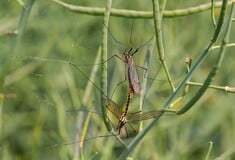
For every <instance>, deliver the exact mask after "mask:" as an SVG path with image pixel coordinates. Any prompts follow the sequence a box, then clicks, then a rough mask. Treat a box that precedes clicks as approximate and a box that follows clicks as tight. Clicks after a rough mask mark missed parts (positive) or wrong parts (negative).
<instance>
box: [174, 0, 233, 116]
mask: <svg viewBox="0 0 235 160" xmlns="http://www.w3.org/2000/svg"><path fill="white" fill-rule="evenodd" d="M224 1H227V0H224ZM233 7H234V5H232V7H231V12H230V15H229V19H228V23H227V24H226V25H225V27H224V28H225V34H224V37H223V40H222V44H221V48H220V52H219V54H218V57H217V61H216V64H215V65H214V66H213V68H212V69H211V71H210V73H209V75H208V76H207V78H206V80H205V81H204V83H203V85H202V86H201V88H200V89H199V90H198V91H197V92H196V94H195V95H194V96H193V98H192V99H191V100H189V102H188V103H187V104H185V106H183V107H182V109H180V110H179V111H178V112H177V114H183V113H185V112H186V111H187V110H189V109H190V108H191V107H192V106H193V105H194V104H195V103H196V102H197V101H198V100H199V99H200V98H201V96H202V95H203V94H204V93H205V91H206V89H207V88H208V86H209V85H210V83H211V82H212V80H213V78H214V77H215V75H216V74H217V72H218V70H219V69H220V67H221V65H222V62H223V59H224V56H225V52H226V48H227V43H228V42H229V34H230V30H231V24H232V16H233V12H234V9H233ZM226 8H227V5H226V6H225V5H224V8H223V9H222V12H221V16H222V17H223V19H224V17H225V14H226V10H227V9H226ZM223 21H224V20H223ZM222 24H223V23H218V26H221V27H222ZM216 31H217V32H215V36H214V37H213V39H212V41H213V40H214V41H216V39H217V37H218V35H219V33H220V29H218V28H216Z"/></svg>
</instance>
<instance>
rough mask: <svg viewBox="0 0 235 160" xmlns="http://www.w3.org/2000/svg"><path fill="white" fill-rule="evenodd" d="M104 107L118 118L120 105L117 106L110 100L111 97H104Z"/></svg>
mask: <svg viewBox="0 0 235 160" xmlns="http://www.w3.org/2000/svg"><path fill="white" fill-rule="evenodd" d="M105 107H107V108H108V110H109V111H110V112H111V113H112V114H113V115H114V116H115V117H117V118H118V119H119V116H120V114H121V109H122V108H121V107H119V106H117V104H116V103H115V102H114V101H112V100H111V99H109V98H107V99H105Z"/></svg>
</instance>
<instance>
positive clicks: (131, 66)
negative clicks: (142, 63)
mask: <svg viewBox="0 0 235 160" xmlns="http://www.w3.org/2000/svg"><path fill="white" fill-rule="evenodd" d="M128 79H129V84H130V85H131V87H132V89H133V91H134V93H140V81H139V78H138V74H137V71H136V66H135V63H134V61H133V59H132V57H131V58H128Z"/></svg>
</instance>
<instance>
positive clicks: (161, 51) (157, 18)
mask: <svg viewBox="0 0 235 160" xmlns="http://www.w3.org/2000/svg"><path fill="white" fill-rule="evenodd" d="M153 13H154V27H155V36H156V43H157V49H158V55H159V60H160V62H161V63H162V65H163V68H164V71H165V74H166V76H167V79H168V82H169V84H170V86H171V90H172V92H174V90H175V86H174V84H173V82H172V78H171V76H170V73H169V70H168V67H167V64H166V61H165V50H164V46H163V35H162V28H161V21H162V16H161V15H162V13H161V12H160V8H159V3H158V1H154V0H153Z"/></svg>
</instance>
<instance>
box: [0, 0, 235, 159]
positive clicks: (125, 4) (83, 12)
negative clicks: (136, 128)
mask: <svg viewBox="0 0 235 160" xmlns="http://www.w3.org/2000/svg"><path fill="white" fill-rule="evenodd" d="M18 2H21V1H7V2H2V5H0V24H1V26H0V42H1V43H0V49H1V64H0V74H1V75H0V82H1V83H0V84H1V86H0V88H1V91H0V94H1V95H0V138H1V139H0V142H1V143H0V148H1V149H0V157H1V159H117V158H118V157H120V155H123V156H124V157H126V156H129V157H132V158H134V159H174V160H175V159H180V160H181V159H205V158H206V156H208V157H209V159H212V158H213V159H214V158H216V157H218V156H220V155H222V154H223V153H224V152H225V153H228V151H229V153H230V154H228V155H226V156H227V157H230V159H233V158H234V149H233V148H234V147H232V146H234V142H235V139H234V134H235V128H234V127H235V117H234V112H235V110H234V109H235V108H234V105H233V104H234V97H233V96H234V95H233V93H234V90H230V91H228V92H226V91H225V89H226V87H224V86H230V87H231V86H234V74H233V71H234V54H233V53H234V43H233V42H234V41H235V37H234V36H232V35H234V34H235V30H234V29H233V28H234V23H233V24H232V26H231V28H229V26H228V27H226V26H227V25H228V24H229V20H230V19H231V17H230V18H229V14H230V10H231V8H232V7H231V2H229V6H230V7H228V9H227V10H226V12H225V14H224V16H222V18H224V19H222V18H221V16H220V11H221V3H220V4H219V3H218V2H217V3H215V10H214V13H215V15H214V16H215V19H216V20H217V23H218V20H219V19H220V18H221V19H220V20H221V21H223V20H224V21H223V22H222V26H221V27H220V26H219V25H218V26H217V28H219V29H218V30H219V31H218V32H215V28H214V26H213V23H212V17H211V13H210V3H209V1H208V4H204V3H205V2H204V1H197V3H196V2H194V1H193V2H188V1H183V0H181V1H177V2H176V1H175V2H172V1H169V2H167V3H166V1H161V2H162V3H160V4H159V8H160V9H163V8H165V11H164V12H163V14H162V15H160V14H158V12H161V10H159V11H158V10H156V7H158V6H157V5H158V4H155V10H154V11H155V14H153V12H152V11H153V4H152V1H141V0H139V1H133V2H132V1H114V2H112V7H111V8H112V9H111V11H110V16H109V15H108V14H107V15H106V16H108V18H107V17H106V22H107V23H108V24H109V25H108V29H109V30H110V32H111V33H108V39H103V37H105V36H104V35H103V34H104V33H105V32H102V30H107V27H106V26H104V25H103V24H104V22H103V20H104V17H103V16H102V15H103V13H104V12H105V9H102V8H105V7H106V2H105V1H97V2H95V1H86V0H84V1H79V2H78V1H69V2H67V1H66V3H69V4H73V5H79V6H83V7H85V6H88V7H91V8H82V9H81V8H80V10H79V9H78V10H73V9H74V8H70V10H69V8H66V7H62V3H60V1H57V0H51V1H35V2H34V1H33V0H27V1H23V2H24V4H25V5H26V6H25V8H24V9H23V6H22V5H21V4H20V3H18ZM33 2H34V3H33ZM55 2H57V3H55ZM154 2H155V1H154ZM59 3H60V5H58V4H59ZM30 4H31V5H32V8H31V7H30V6H31V5H30ZM208 6H209V7H208ZM92 7H100V8H92ZM188 7H194V8H195V9H192V8H191V10H189V9H188ZM116 9H126V10H116ZM177 9H182V10H177ZM71 11H72V12H71ZM140 11H141V12H140ZM144 11H146V12H144ZM156 13H157V14H156ZM132 24H133V28H132ZM156 29H160V32H155V31H156ZM131 33H132V34H131ZM214 33H220V34H219V37H218V39H217V38H216V42H215V44H212V42H211V39H212V37H213V35H214ZM111 34H113V36H114V37H115V38H116V39H117V40H118V41H119V42H121V43H123V44H125V46H124V45H120V44H119V43H117V42H115V40H114V39H113V37H112V35H111ZM226 35H228V36H229V35H230V38H229V37H228V36H227V37H226ZM161 36H162V37H161ZM130 37H131V40H132V43H130ZM151 37H158V39H156V38H154V40H153V41H151V42H149V43H147V44H146V45H144V46H143V47H141V48H140V49H139V52H138V53H136V54H135V55H134V60H135V63H136V64H138V66H144V62H145V61H144V59H145V56H146V53H147V52H148V51H149V52H150V53H151V58H150V61H149V62H147V65H148V67H147V68H148V74H147V77H148V78H147V86H146V94H145V97H144V100H143V110H144V111H150V110H157V109H168V110H169V111H172V112H174V111H175V110H177V111H178V109H180V108H181V107H183V106H185V104H188V101H190V102H191V100H192V99H193V98H195V97H196V96H195V93H198V92H200V90H199V88H200V87H201V86H202V85H203V82H204V81H205V79H206V78H208V77H209V78H208V79H210V78H213V81H212V84H213V85H212V84H211V86H206V84H205V83H204V85H205V87H206V88H207V87H209V89H207V90H206V92H205V94H203V92H200V93H199V95H200V96H201V98H200V99H199V100H196V101H195V102H196V103H195V104H194V105H193V106H190V107H189V108H191V109H190V110H187V111H186V112H185V113H184V114H182V115H180V116H176V115H174V113H166V116H165V115H164V116H162V117H161V118H160V119H159V120H158V121H156V122H157V123H154V124H153V121H152V124H151V120H148V121H144V122H143V124H142V125H143V128H144V131H146V132H140V133H139V134H138V135H137V136H136V137H133V138H132V139H128V140H124V143H125V144H126V147H127V148H125V147H124V145H123V144H121V143H120V142H121V141H118V140H117V139H116V138H115V137H114V136H109V137H105V135H111V133H110V132H109V131H107V128H106V126H105V124H104V121H103V118H102V114H101V112H102V107H103V108H104V105H101V98H100V97H101V96H103V97H105V96H106V95H104V94H102V93H101V91H100V90H99V89H98V88H102V87H101V86H100V83H101V80H100V78H101V76H100V75H101V74H103V71H102V70H101V69H100V68H101V67H100V66H101V65H100V58H99V57H98V55H99V54H100V52H101V51H103V50H102V49H101V48H100V46H104V40H108V41H107V42H108V44H107V47H108V48H107V53H108V57H111V56H113V55H119V56H120V57H121V56H122V55H121V54H120V53H121V52H122V51H124V49H125V48H128V47H134V48H135V47H139V46H142V45H143V44H144V43H146V42H147V41H148V40H149V39H151ZM226 38H228V39H226ZM226 40H229V41H226ZM210 43H211V44H212V45H211V47H212V48H209V49H210V52H205V48H206V46H207V45H208V44H210ZM223 44H224V46H226V45H227V44H228V45H230V47H227V50H226V51H225V50H224V52H223V50H222V51H221V50H220V47H218V45H219V46H221V45H223ZM208 46H209V45H208ZM159 48H161V49H162V50H160V49H159ZM225 49H226V47H225ZM204 52H205V54H206V56H205V59H201V60H202V61H201V64H200V65H197V64H196V62H197V60H198V59H199V60H200V58H199V57H200V54H201V53H204ZM207 53H208V54H207ZM222 53H225V55H224V58H223V56H219V55H222ZM159 55H163V57H162V59H161V58H159V57H160V56H159ZM96 57H97V59H96ZM186 57H190V58H192V60H193V61H192V68H193V67H194V65H195V64H196V67H197V69H196V71H195V72H192V73H191V72H190V70H189V73H188V75H189V74H191V76H190V77H189V78H190V79H185V80H186V81H187V83H182V84H183V85H182V88H180V89H179V92H178V93H177V94H175V95H174V93H173V92H172V89H176V91H177V87H178V86H179V84H180V83H181V82H182V80H183V79H184V78H185V77H186V64H185V63H184V60H185V58H186ZM218 57H219V58H218ZM159 59H160V60H159ZM161 60H164V61H161ZM146 61H147V60H146ZM222 61H223V63H222ZM70 62H71V63H73V64H75V66H77V65H78V66H77V67H78V68H79V69H81V70H82V72H83V73H85V75H87V76H88V77H89V75H90V73H91V72H93V74H94V75H93V76H90V77H89V80H90V81H89V80H88V79H87V78H86V77H85V76H84V75H83V74H82V73H81V72H80V71H79V70H78V69H77V68H76V67H74V66H73V65H71V63H70ZM221 63H222V65H221V66H220V64H221ZM94 64H97V65H94ZM106 64H107V68H108V70H107V83H108V84H107V85H108V87H107V88H106V89H107V90H108V93H109V94H108V95H109V97H110V95H111V94H112V92H113V91H114V89H115V87H116V86H117V84H118V83H119V82H121V81H123V80H124V79H125V74H126V73H125V64H124V63H123V62H122V61H120V60H119V59H118V58H112V59H111V60H109V61H108V62H107V63H106ZM79 65H80V66H79ZM81 65H84V66H81ZM213 66H216V67H217V68H218V69H219V71H218V73H217V74H216V76H215V77H212V76H211V77H210V76H208V75H209V73H210V72H211V70H212V67H213ZM96 67H97V68H96ZM97 69H98V70H97ZM137 70H138V73H139V77H140V81H141V82H143V81H145V80H146V78H142V77H144V76H143V75H144V70H143V69H141V68H137ZM169 79H171V82H172V83H173V85H174V87H172V85H170V84H169V82H168V81H169ZM188 80H190V82H189V81H188ZM91 81H92V82H93V83H91ZM103 81H104V80H102V82H103ZM196 82H197V83H196ZM94 84H95V86H94ZM126 84H127V83H123V84H121V85H120V86H121V87H123V86H124V88H125V87H126V86H125V85H126ZM186 84H187V85H188V86H189V91H188V92H187V93H186V94H185V95H183V94H182V90H183V89H184V86H185V85H186ZM89 87H91V88H89ZM121 87H119V89H118V90H117V92H115V93H114V95H113V96H112V97H110V98H112V99H113V100H114V101H115V102H116V103H118V104H119V105H120V104H125V101H126V92H125V93H122V92H123V90H122V89H120V88H121ZM229 89H234V88H229ZM172 95H174V97H173V96H172ZM182 95H183V96H182ZM170 96H172V101H169V104H173V102H174V101H175V100H176V99H177V98H179V97H181V96H182V97H181V98H182V100H181V99H180V100H179V102H178V101H177V103H175V105H174V106H173V107H171V108H169V105H166V104H167V101H168V100H169V97H170ZM106 98H107V97H106ZM141 98H143V97H141V96H140V95H137V96H134V99H133V100H132V102H131V104H130V111H131V112H132V111H133V112H135V111H138V110H139V101H140V99H141ZM120 99H121V100H120ZM165 105H166V106H165ZM120 106H121V105H120ZM178 113H181V112H178ZM167 115H170V116H167ZM105 118H106V117H105ZM146 126H147V127H146ZM78 136H79V137H78ZM83 136H84V139H85V141H84V144H82V143H80V142H79V141H80V140H81V138H83ZM103 136H104V137H103ZM89 138H90V139H89ZM138 138H139V139H138ZM86 139H87V140H86ZM82 141H83V139H82ZM210 141H212V142H213V147H212V148H210V152H208V150H209V149H208V148H209V145H208V143H209V142H210ZM226 151H227V152H226ZM125 153H126V154H125ZM207 153H210V154H208V155H207ZM224 156H225V155H224ZM226 156H225V158H227V157H226ZM223 158H224V157H223Z"/></svg>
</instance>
